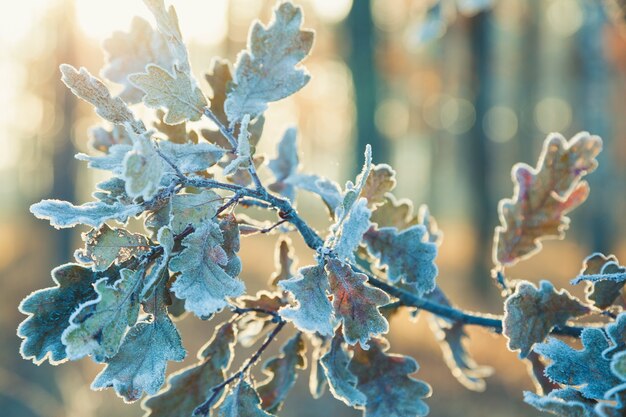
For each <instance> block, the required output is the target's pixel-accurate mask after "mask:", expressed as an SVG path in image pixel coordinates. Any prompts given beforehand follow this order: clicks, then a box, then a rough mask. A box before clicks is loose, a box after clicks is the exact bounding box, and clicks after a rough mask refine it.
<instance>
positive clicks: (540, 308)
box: [502, 281, 590, 358]
mask: <svg viewBox="0 0 626 417" xmlns="http://www.w3.org/2000/svg"><path fill="white" fill-rule="evenodd" d="M589 312H590V309H589V307H587V306H585V305H583V304H581V303H580V301H578V300H577V299H576V298H574V297H572V296H571V295H570V294H569V293H568V292H567V291H565V290H561V291H556V290H555V288H554V286H553V285H552V283H551V282H549V281H541V282H540V284H539V288H537V287H535V286H534V285H533V284H532V283H530V282H527V281H523V282H520V283H519V284H518V285H517V288H516V289H515V293H513V294H512V295H511V296H509V297H508V298H507V299H506V301H505V302H504V320H503V326H502V327H503V328H502V333H503V334H504V335H505V336H506V338H507V339H508V347H509V349H511V350H519V352H520V353H519V355H520V358H525V357H526V356H528V354H529V353H530V351H531V349H532V348H533V345H534V344H535V343H541V342H543V340H544V339H545V338H546V336H548V334H550V331H551V330H552V329H553V328H554V327H562V326H564V325H565V324H566V323H567V321H568V320H569V319H571V318H573V317H578V316H582V315H585V314H587V313H589Z"/></svg>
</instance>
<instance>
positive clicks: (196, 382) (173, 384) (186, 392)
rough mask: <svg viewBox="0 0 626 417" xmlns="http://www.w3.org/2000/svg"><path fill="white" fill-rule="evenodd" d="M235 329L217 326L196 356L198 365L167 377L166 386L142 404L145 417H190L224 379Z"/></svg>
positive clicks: (235, 335) (226, 324) (231, 354)
mask: <svg viewBox="0 0 626 417" xmlns="http://www.w3.org/2000/svg"><path fill="white" fill-rule="evenodd" d="M236 337H237V327H236V326H235V325H234V324H233V323H225V324H223V325H221V326H219V327H218V328H217V329H216V330H215V333H214V334H213V337H212V338H211V340H210V341H209V342H208V343H207V344H206V345H204V346H203V347H202V348H201V349H200V351H199V352H198V362H197V363H196V364H194V365H191V366H189V367H187V368H184V369H181V370H180V371H178V372H176V373H174V374H172V375H170V377H169V378H168V385H167V386H166V387H165V388H164V389H163V390H161V391H160V392H159V393H158V394H157V395H156V396H154V397H151V398H148V399H147V400H146V401H144V402H143V404H142V405H143V408H145V409H146V410H148V413H147V415H146V417H171V416H191V415H192V413H193V411H194V410H195V409H196V407H197V406H199V405H200V404H202V403H203V402H204V400H205V399H206V396H207V393H209V392H210V391H209V390H210V389H211V388H213V387H215V386H216V385H218V384H220V383H221V382H222V381H223V380H224V379H225V378H226V369H227V368H228V367H229V366H230V363H231V362H232V359H233V355H234V347H235V342H236Z"/></svg>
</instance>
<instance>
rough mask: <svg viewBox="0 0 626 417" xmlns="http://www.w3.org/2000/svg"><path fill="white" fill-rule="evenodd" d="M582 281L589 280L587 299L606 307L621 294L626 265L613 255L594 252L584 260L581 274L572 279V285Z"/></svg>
mask: <svg viewBox="0 0 626 417" xmlns="http://www.w3.org/2000/svg"><path fill="white" fill-rule="evenodd" d="M582 281H586V282H587V287H586V288H585V293H586V294H587V299H589V300H590V301H592V302H593V303H594V304H595V305H596V306H597V307H599V308H602V309H605V308H608V307H610V306H611V305H612V304H613V302H614V301H615V299H616V298H617V297H618V296H619V295H620V293H621V291H622V288H623V287H624V284H625V283H626V267H623V266H620V265H619V263H618V260H617V258H616V257H615V256H613V255H610V256H604V255H603V254H601V253H594V254H592V255H590V256H588V257H587V258H586V259H585V260H584V262H583V268H582V270H581V271H580V274H579V276H578V277H576V278H575V279H573V280H572V285H576V284H579V283H580V282H582Z"/></svg>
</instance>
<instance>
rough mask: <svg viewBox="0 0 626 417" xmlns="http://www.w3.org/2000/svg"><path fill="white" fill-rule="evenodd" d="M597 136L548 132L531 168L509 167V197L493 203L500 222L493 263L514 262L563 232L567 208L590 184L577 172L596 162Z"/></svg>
mask: <svg viewBox="0 0 626 417" xmlns="http://www.w3.org/2000/svg"><path fill="white" fill-rule="evenodd" d="M601 149H602V140H601V139H600V138H599V137H598V136H592V135H590V134H589V133H587V132H582V133H579V134H577V135H576V136H574V137H573V138H572V139H571V140H570V141H569V142H568V141H567V140H565V138H564V137H563V136H561V135H560V134H557V133H552V134H550V135H549V136H548V137H547V138H546V140H545V142H544V146H543V150H542V152H541V156H540V157H539V162H538V163H537V167H536V168H532V167H530V166H528V165H526V164H517V165H515V166H514V167H513V170H512V173H511V176H512V177H513V182H514V183H515V190H514V193H513V198H511V199H504V200H501V201H500V204H499V205H498V211H499V213H500V226H498V227H496V231H495V236H494V252H493V258H494V259H493V260H494V263H496V264H497V265H501V266H509V265H513V264H515V263H516V262H518V261H519V260H522V259H526V258H528V257H530V256H532V255H533V254H535V253H536V252H538V251H539V250H540V249H541V242H540V241H541V240H543V239H554V238H562V237H563V236H564V233H565V230H566V229H567V227H568V224H569V219H568V218H567V217H566V216H565V215H566V214H567V213H569V212H570V211H572V210H573V209H575V208H576V207H578V206H579V205H580V204H582V203H583V202H584V201H585V200H586V199H587V195H588V194H589V185H588V184H587V183H586V182H585V181H582V180H581V179H582V177H583V176H585V175H586V174H588V173H590V172H592V171H593V170H594V169H595V168H596V166H597V165H598V162H597V161H596V159H595V157H596V156H597V155H598V153H600V150H601Z"/></svg>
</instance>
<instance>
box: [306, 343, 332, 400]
mask: <svg viewBox="0 0 626 417" xmlns="http://www.w3.org/2000/svg"><path fill="white" fill-rule="evenodd" d="M309 340H310V342H311V344H312V345H313V350H312V352H311V366H310V371H309V392H310V393H311V397H313V398H314V399H316V400H318V399H320V398H322V395H324V391H326V386H327V385H328V380H327V379H326V373H325V372H324V367H323V366H322V362H321V360H320V359H321V358H322V356H323V355H325V354H326V353H327V352H328V350H329V349H330V340H329V339H328V338H325V337H318V336H317V335H314V334H313V335H309Z"/></svg>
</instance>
